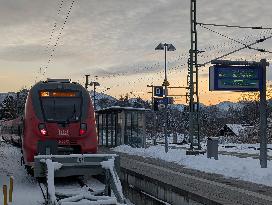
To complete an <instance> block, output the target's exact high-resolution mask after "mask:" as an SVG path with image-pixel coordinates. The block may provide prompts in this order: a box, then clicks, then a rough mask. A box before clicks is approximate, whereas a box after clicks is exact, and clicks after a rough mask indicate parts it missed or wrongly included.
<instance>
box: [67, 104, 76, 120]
mask: <svg viewBox="0 0 272 205" xmlns="http://www.w3.org/2000/svg"><path fill="white" fill-rule="evenodd" d="M73 119H74V120H76V105H75V104H74V110H73V113H72V116H71V117H68V118H67V120H66V121H67V123H70V120H73Z"/></svg>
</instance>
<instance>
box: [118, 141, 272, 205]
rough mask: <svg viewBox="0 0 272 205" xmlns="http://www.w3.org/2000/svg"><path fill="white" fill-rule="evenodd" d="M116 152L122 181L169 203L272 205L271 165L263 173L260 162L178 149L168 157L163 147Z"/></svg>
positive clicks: (120, 149) (123, 148)
mask: <svg viewBox="0 0 272 205" xmlns="http://www.w3.org/2000/svg"><path fill="white" fill-rule="evenodd" d="M114 150H115V151H117V152H118V154H119V155H120V157H121V159H120V161H121V162H120V164H121V170H122V174H123V176H121V179H122V180H124V179H125V180H126V179H128V183H129V184H131V185H133V186H135V187H137V188H138V189H141V190H143V191H145V192H147V193H148V194H150V195H152V196H155V197H157V198H159V199H161V200H163V201H166V202H168V203H171V204H180V202H181V200H184V198H185V199H186V198H187V199H192V200H193V201H197V202H199V203H208V204H233V205H234V204H263V205H264V204H265V205H269V204H272V197H271V196H272V174H271V167H272V164H271V162H269V164H268V167H269V168H267V169H261V168H260V165H259V161H258V160H257V159H252V158H244V159H243V158H238V157H234V156H222V155H220V156H219V160H214V159H207V156H206V155H204V156H203V155H199V156H188V155H187V156H186V155H185V150H176V149H175V150H172V149H170V150H169V152H168V153H167V154H165V153H164V148H163V147H161V146H157V147H150V148H148V149H141V148H130V147H128V146H121V147H117V148H115V149H114ZM252 160H253V161H252ZM254 160H255V161H254ZM250 173H251V174H250ZM143 178H144V180H141V179H143ZM253 182H254V183H253ZM152 184H153V185H154V187H153V188H154V189H151V188H150V187H152ZM156 187H157V188H156ZM181 196H183V198H182V197H181ZM184 204H188V203H184Z"/></svg>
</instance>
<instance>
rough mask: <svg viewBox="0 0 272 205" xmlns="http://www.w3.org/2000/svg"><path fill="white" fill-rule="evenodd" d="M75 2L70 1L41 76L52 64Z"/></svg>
mask: <svg viewBox="0 0 272 205" xmlns="http://www.w3.org/2000/svg"><path fill="white" fill-rule="evenodd" d="M75 1H76V0H72V2H71V5H70V7H69V9H68V12H67V14H66V17H65V20H64V22H63V24H62V27H61V28H60V30H59V33H58V36H57V39H56V41H55V43H54V45H53V48H52V50H51V52H50V54H49V58H48V61H47V64H46V65H45V67H44V72H43V75H45V73H46V70H47V68H48V66H49V64H50V63H51V62H52V60H53V56H54V54H55V51H56V48H57V46H58V44H59V40H60V38H61V36H62V33H63V30H64V28H65V25H66V24H67V21H68V19H69V17H70V14H71V11H72V9H73V6H74V3H75Z"/></svg>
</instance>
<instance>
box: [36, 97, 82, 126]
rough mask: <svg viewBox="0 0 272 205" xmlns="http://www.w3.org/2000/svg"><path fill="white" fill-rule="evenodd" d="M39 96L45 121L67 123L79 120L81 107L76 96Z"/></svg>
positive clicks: (79, 100)
mask: <svg viewBox="0 0 272 205" xmlns="http://www.w3.org/2000/svg"><path fill="white" fill-rule="evenodd" d="M40 96H41V105H42V110H43V115H44V118H45V120H46V121H49V122H64V123H69V122H76V121H79V120H80V116H81V107H82V106H81V97H80V96H79V95H78V94H75V95H71V93H70V94H69V93H68V94H67V93H66V94H61V95H58V94H57V95H51V94H48V95H43V94H41V95H40Z"/></svg>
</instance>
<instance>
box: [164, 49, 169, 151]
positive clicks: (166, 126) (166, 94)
mask: <svg viewBox="0 0 272 205" xmlns="http://www.w3.org/2000/svg"><path fill="white" fill-rule="evenodd" d="M166 49H167V44H164V60H165V63H164V65H165V66H164V76H165V77H164V84H165V85H164V86H165V88H164V90H165V91H164V96H165V100H166V103H165V111H166V118H165V126H164V141H165V152H166V153H167V152H168V117H169V116H168V109H167V107H168V99H167V96H168V90H167V86H168V82H167V73H166V67H167V65H166Z"/></svg>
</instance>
